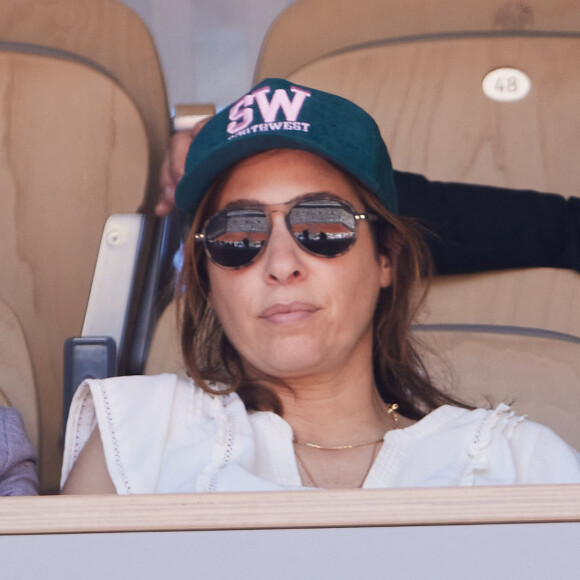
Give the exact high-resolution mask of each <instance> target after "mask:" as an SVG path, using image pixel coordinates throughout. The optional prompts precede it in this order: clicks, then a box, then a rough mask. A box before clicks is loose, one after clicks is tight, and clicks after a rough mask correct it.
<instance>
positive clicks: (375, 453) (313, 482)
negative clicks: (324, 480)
mask: <svg viewBox="0 0 580 580" xmlns="http://www.w3.org/2000/svg"><path fill="white" fill-rule="evenodd" d="M380 441H382V439H379V441H376V442H375V443H374V445H375V446H374V447H373V452H372V453H371V459H370V461H369V465H368V467H367V468H366V470H365V472H364V475H363V476H362V480H361V482H360V484H359V485H358V487H362V485H363V484H364V482H365V480H366V478H367V475H368V474H369V472H370V470H371V467H372V466H373V463H374V461H375V457H376V456H377V445H378V444H379V442H380ZM296 459H297V460H298V463H299V464H300V467H301V468H302V470H303V471H304V473H305V474H306V476H307V477H308V479H309V480H310V483H312V485H313V486H314V487H320V486H319V485H318V483H316V480H315V479H314V477H312V474H311V473H310V470H309V469H308V467H306V463H304V459H302V457H300V455H299V454H298V453H296Z"/></svg>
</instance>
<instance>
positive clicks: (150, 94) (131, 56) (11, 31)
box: [0, 0, 170, 212]
mask: <svg viewBox="0 0 580 580" xmlns="http://www.w3.org/2000/svg"><path fill="white" fill-rule="evenodd" d="M0 41H3V42H10V43H17V44H19V45H22V46H20V47H19V48H21V49H22V50H26V48H27V46H30V47H31V48H32V49H33V50H37V49H38V48H39V47H43V48H44V49H46V50H47V51H48V53H49V54H52V55H53V56H57V55H58V53H62V54H63V56H64V57H70V58H73V59H80V60H82V61H89V62H90V63H91V64H93V66H95V67H96V68H100V69H102V70H103V72H105V73H106V74H108V75H109V76H110V77H112V79H113V80H115V81H116V82H117V83H118V84H119V86H120V87H121V88H122V89H123V90H124V91H125V92H126V93H127V95H128V96H129V98H130V99H131V101H133V103H134V106H135V108H136V109H137V111H138V112H139V113H140V115H141V117H142V119H143V124H144V126H145V131H146V134H147V138H148V142H149V147H150V153H149V155H150V160H151V163H150V175H149V181H148V190H147V196H146V198H145V199H143V200H141V202H142V208H141V209H142V210H143V211H146V212H147V211H149V210H150V209H151V208H152V206H153V205H154V203H155V201H156V199H157V195H158V190H157V187H158V186H157V184H158V183H159V180H158V171H159V166H160V164H161V160H162V159H163V155H164V152H165V147H166V144H167V139H168V137H169V131H170V119H169V114H168V104H167V93H166V90H165V81H164V78H163V72H162V69H161V64H160V61H159V56H158V54H157V50H156V48H155V45H154V43H153V39H152V38H151V34H150V33H149V30H148V29H147V27H146V26H145V24H144V23H143V21H142V20H141V19H140V18H139V16H138V15H137V14H136V13H135V12H134V11H133V10H131V9H130V8H129V7H128V6H126V5H125V4H123V3H122V2H120V1H117V0H2V2H0ZM15 48H16V47H15ZM135 209H136V208H133V211H134V210H135Z"/></svg>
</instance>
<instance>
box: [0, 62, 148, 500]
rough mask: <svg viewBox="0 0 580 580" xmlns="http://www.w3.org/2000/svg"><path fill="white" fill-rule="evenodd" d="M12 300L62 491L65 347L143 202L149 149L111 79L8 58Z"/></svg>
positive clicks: (8, 280) (45, 447) (2, 252)
mask: <svg viewBox="0 0 580 580" xmlns="http://www.w3.org/2000/svg"><path fill="white" fill-rule="evenodd" d="M0 111H1V113H0V114H1V116H2V119H1V122H0V143H2V147H1V148H0V192H2V207H3V211H2V212H1V213H0V267H1V269H2V272H3V276H2V283H1V285H0V298H1V299H3V300H4V301H5V302H6V303H7V304H8V305H9V306H10V307H11V308H12V310H13V311H14V313H15V314H16V316H17V318H18V320H19V322H20V324H21V326H22V328H23V331H24V334H25V336H26V340H27V343H28V347H29V349H30V354H31V357H32V360H33V365H34V375H35V379H36V384H37V389H38V394H39V401H40V410H41V475H42V481H43V486H44V487H45V488H48V489H50V488H52V489H57V485H58V480H59V469H60V454H61V451H60V448H59V446H58V442H57V439H58V431H59V426H60V416H61V407H62V349H63V342H64V340H65V339H66V338H67V337H69V336H73V335H78V334H79V333H80V330H81V327H82V321H83V317H84V311H85V308H86V304H87V299H88V294H89V289H90V284H91V279H92V273H93V268H94V265H95V261H96V257H97V251H98V248H99V242H100V237H101V232H102V228H103V225H104V223H105V220H106V218H107V217H108V216H109V215H110V214H112V213H122V212H132V211H134V210H135V208H136V207H137V206H138V204H139V203H140V201H141V200H142V199H143V194H144V191H145V187H146V183H147V172H148V162H149V157H148V143H147V136H146V133H145V128H144V125H143V122H142V120H141V117H140V115H139V112H138V111H137V109H136V108H135V106H134V105H133V103H132V101H131V100H130V99H129V98H128V97H127V95H126V94H125V93H124V92H123V91H122V90H121V89H120V87H119V86H118V85H116V84H115V83H114V82H113V81H112V80H111V79H110V78H109V77H107V76H105V75H103V74H101V73H99V72H96V71H95V70H93V69H90V68H87V67H85V66H82V65H80V64H76V63H73V62H67V61H65V60H60V59H53V58H49V57H44V56H34V55H26V54H18V53H11V52H3V53H0Z"/></svg>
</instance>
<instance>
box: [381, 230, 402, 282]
mask: <svg viewBox="0 0 580 580" xmlns="http://www.w3.org/2000/svg"><path fill="white" fill-rule="evenodd" d="M400 253H401V238H400V237H399V234H398V233H397V232H396V231H394V230H391V231H389V233H388V239H387V250H386V251H385V252H384V253H380V254H379V264H380V267H381V288H387V287H389V286H390V285H391V284H392V283H393V276H394V273H395V272H396V271H397V260H398V258H399V254H400Z"/></svg>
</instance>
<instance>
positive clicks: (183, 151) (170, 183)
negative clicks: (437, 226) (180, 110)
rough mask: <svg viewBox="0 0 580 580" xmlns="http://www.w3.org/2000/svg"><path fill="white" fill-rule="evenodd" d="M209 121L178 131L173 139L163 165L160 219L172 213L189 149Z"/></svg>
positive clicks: (158, 210)
mask: <svg viewBox="0 0 580 580" xmlns="http://www.w3.org/2000/svg"><path fill="white" fill-rule="evenodd" d="M209 119H210V117H207V118H205V119H203V120H201V121H200V122H199V123H197V124H196V125H195V126H194V127H192V128H191V129H188V130H187V131H178V132H177V133H175V134H174V135H173V136H172V137H171V139H170V141H169V146H168V147H167V151H166V152H165V157H164V159H163V163H162V164H161V170H160V176H159V182H160V185H161V199H160V200H159V201H158V202H157V205H156V206H155V214H156V215H158V216H159V217H164V216H166V215H168V214H169V213H171V210H172V209H173V206H174V205H175V188H176V187H177V184H178V183H179V181H180V179H181V178H182V177H183V174H184V171H185V160H186V158H187V152H188V151H189V147H190V145H191V143H192V141H193V140H194V139H195V137H196V136H197V134H198V133H199V132H200V131H201V129H202V128H203V126H204V125H205V124H206V123H207V122H208V121H209Z"/></svg>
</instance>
